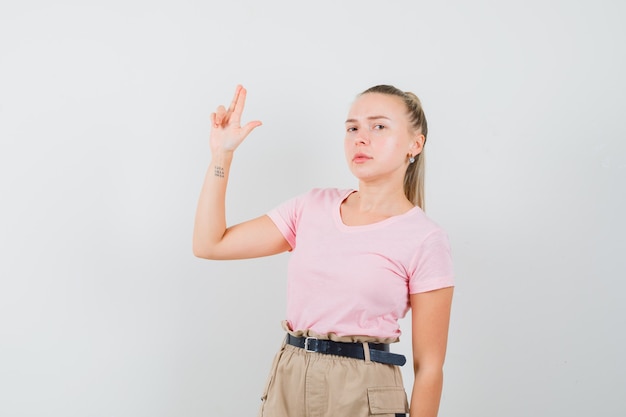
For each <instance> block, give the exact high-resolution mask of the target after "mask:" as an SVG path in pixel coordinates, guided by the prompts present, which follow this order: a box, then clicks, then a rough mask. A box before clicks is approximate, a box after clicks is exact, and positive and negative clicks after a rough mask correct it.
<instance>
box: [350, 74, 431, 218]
mask: <svg viewBox="0 0 626 417" xmlns="http://www.w3.org/2000/svg"><path fill="white" fill-rule="evenodd" d="M368 93H379V94H387V95H390V96H397V97H400V98H401V99H402V102H403V103H404V105H405V106H406V109H407V112H408V115H409V123H410V124H411V127H413V129H415V130H416V131H417V132H420V133H421V134H422V135H424V145H426V138H427V136H428V124H427V123H426V115H425V114H424V109H423V108H422V103H421V101H420V99H419V98H417V96H416V95H415V94H413V93H410V92H404V91H402V90H400V89H398V88H396V87H394V86H392V85H376V86H374V87H371V88H368V89H367V90H365V91H363V92H362V93H361V94H360V95H363V94H368ZM413 157H414V158H415V162H413V163H412V164H409V166H408V167H407V169H406V172H405V174H404V194H405V195H406V198H407V199H409V201H410V202H412V203H413V204H415V205H416V206H419V207H420V208H421V209H422V210H424V209H425V208H426V201H425V199H424V174H425V173H426V168H425V164H426V161H425V155H424V148H422V152H420V153H419V154H417V155H413Z"/></svg>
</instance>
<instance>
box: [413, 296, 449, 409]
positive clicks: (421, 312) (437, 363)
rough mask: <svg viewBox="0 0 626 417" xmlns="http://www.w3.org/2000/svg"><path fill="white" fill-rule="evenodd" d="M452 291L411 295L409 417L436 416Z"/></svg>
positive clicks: (441, 383) (441, 382)
mask: <svg viewBox="0 0 626 417" xmlns="http://www.w3.org/2000/svg"><path fill="white" fill-rule="evenodd" d="M452 292H453V288H452V287H450V288H443V289H440V290H435V291H429V292H425V293H420V294H411V310H412V313H411V314H412V321H413V323H412V332H413V368H414V370H415V382H414V385H413V394H412V395H411V411H410V413H409V414H410V415H411V417H436V416H437V413H438V411H439V402H440V400H441V390H442V387H443V363H444V359H445V356H446V346H447V344H448V327H449V322H450V307H451V305H452Z"/></svg>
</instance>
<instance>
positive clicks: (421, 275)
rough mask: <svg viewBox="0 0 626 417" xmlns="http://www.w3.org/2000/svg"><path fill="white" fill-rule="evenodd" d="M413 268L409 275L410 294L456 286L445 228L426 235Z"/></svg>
mask: <svg viewBox="0 0 626 417" xmlns="http://www.w3.org/2000/svg"><path fill="white" fill-rule="evenodd" d="M412 270H413V273H412V274H411V275H410V277H409V293H410V294H416V293H421V292H427V291H433V290H437V289H440V288H446V287H452V286H454V270H453V267H452V256H451V250H450V242H449V240H448V236H447V235H446V233H445V232H444V231H443V230H438V231H436V232H433V233H431V234H430V235H429V236H427V237H426V239H425V240H424V243H423V244H422V246H421V248H420V250H419V251H418V253H416V256H415V259H414V268H412Z"/></svg>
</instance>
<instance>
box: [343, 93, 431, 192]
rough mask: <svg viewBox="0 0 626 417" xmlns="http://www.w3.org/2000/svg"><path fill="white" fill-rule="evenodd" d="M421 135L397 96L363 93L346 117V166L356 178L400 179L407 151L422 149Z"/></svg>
mask: <svg viewBox="0 0 626 417" xmlns="http://www.w3.org/2000/svg"><path fill="white" fill-rule="evenodd" d="M421 138H423V136H422V135H421V134H419V132H416V131H415V130H414V129H413V128H412V126H411V125H410V123H409V117H408V114H407V110H406V106H405V104H404V102H403V100H402V99H401V98H400V97H396V96H392V95H388V94H380V93H367V94H363V95H361V96H359V97H358V98H357V99H356V100H355V101H354V103H353V104H352V107H351V108H350V111H349V113H348V119H347V120H346V138H345V143H344V147H345V153H346V160H347V162H348V166H349V167H350V170H351V171H352V173H353V174H354V175H355V176H356V177H357V178H358V179H359V180H374V179H377V180H378V179H380V180H391V181H397V180H399V181H403V180H404V173H405V171H406V168H407V166H408V158H409V155H414V156H415V155H417V154H419V153H420V152H421V150H422V144H423V140H421Z"/></svg>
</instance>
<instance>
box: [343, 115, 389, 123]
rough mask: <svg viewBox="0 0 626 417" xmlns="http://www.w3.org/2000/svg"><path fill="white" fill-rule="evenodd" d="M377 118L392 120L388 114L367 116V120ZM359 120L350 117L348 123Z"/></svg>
mask: <svg viewBox="0 0 626 417" xmlns="http://www.w3.org/2000/svg"><path fill="white" fill-rule="evenodd" d="M376 119H387V120H391V119H390V118H388V117H387V116H369V117H368V118H367V120H376ZM356 122H357V120H356V119H348V120H346V123H356Z"/></svg>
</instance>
